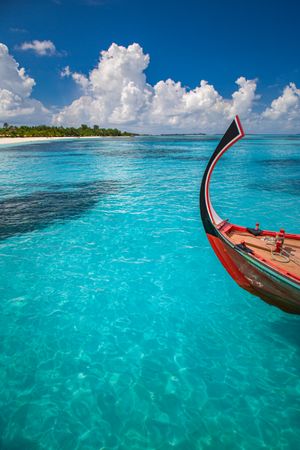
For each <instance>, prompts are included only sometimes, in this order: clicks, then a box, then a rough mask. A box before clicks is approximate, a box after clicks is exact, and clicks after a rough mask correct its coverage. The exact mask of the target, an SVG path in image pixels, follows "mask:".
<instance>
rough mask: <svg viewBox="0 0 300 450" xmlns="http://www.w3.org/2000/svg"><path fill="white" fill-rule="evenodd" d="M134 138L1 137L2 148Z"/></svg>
mask: <svg viewBox="0 0 300 450" xmlns="http://www.w3.org/2000/svg"><path fill="white" fill-rule="evenodd" d="M131 137H132V136H80V137H79V136H74V137H24V138H21V137H19V138H10V137H3V138H1V137H0V147H1V144H2V145H15V144H33V143H39V142H51V141H63V140H69V141H73V140H75V139H76V140H77V139H81V140H82V139H120V138H122V139H124V138H125V139H128V138H131Z"/></svg>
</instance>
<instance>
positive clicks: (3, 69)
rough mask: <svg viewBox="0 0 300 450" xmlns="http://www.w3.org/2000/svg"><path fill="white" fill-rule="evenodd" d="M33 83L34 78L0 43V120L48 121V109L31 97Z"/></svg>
mask: <svg viewBox="0 0 300 450" xmlns="http://www.w3.org/2000/svg"><path fill="white" fill-rule="evenodd" d="M34 85H35V81H34V79H33V78H31V77H29V76H28V75H26V73H25V69H24V68H23V67H21V68H20V67H19V64H18V63H17V62H16V60H15V59H14V58H13V57H12V56H11V55H10V54H9V51H8V48H7V47H6V45H4V44H1V43H0V121H2V122H5V121H10V120H12V121H14V122H19V121H22V122H23V123H38V122H40V121H42V120H44V121H45V122H46V121H49V111H48V110H47V109H46V108H45V107H44V106H43V105H42V104H41V103H40V102H39V101H37V100H35V99H33V98H31V93H32V88H33V86H34Z"/></svg>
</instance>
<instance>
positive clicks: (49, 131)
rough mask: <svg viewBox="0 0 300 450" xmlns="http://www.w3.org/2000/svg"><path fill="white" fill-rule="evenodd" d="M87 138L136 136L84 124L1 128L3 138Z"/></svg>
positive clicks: (7, 126) (7, 125)
mask: <svg viewBox="0 0 300 450" xmlns="http://www.w3.org/2000/svg"><path fill="white" fill-rule="evenodd" d="M85 136H135V134H134V133H128V132H127V131H120V130H118V129H117V128H100V127H99V126H98V125H94V126H93V128H90V127H88V126H87V125H85V124H82V125H81V126H80V127H79V128H74V127H68V128H65V127H49V126H47V125H38V126H34V127H29V126H25V125H22V126H20V127H17V126H13V125H9V124H8V123H4V124H3V128H0V138H1V137H85Z"/></svg>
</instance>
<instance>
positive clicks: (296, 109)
mask: <svg viewBox="0 0 300 450" xmlns="http://www.w3.org/2000/svg"><path fill="white" fill-rule="evenodd" d="M262 116H263V117H264V118H266V119H270V120H272V121H277V120H278V119H283V118H284V119H285V120H287V121H289V122H291V121H294V120H296V121H298V124H300V89H298V88H297V86H296V85H295V83H290V84H289V85H288V86H286V87H285V88H284V90H283V93H282V95H280V96H279V97H278V98H276V99H275V100H273V101H272V103H271V106H270V107H268V108H266V109H265V111H264V112H263V113H262Z"/></svg>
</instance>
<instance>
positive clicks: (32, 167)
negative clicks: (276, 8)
mask: <svg viewBox="0 0 300 450" xmlns="http://www.w3.org/2000/svg"><path fill="white" fill-rule="evenodd" d="M217 141H218V139H217V138H216V137H209V136H205V137H201V138H195V137H187V138H178V137H174V138H172V137H164V138H163V137H161V138H152V137H143V138H135V139H124V140H122V139H118V140H113V139H111V140H95V141H94V140H76V141H69V142H66V141H64V142H58V141H57V142H52V143H42V144H33V145H24V146H15V147H5V148H2V149H1V152H0V189H1V191H0V192H1V198H0V213H1V214H0V225H1V226H0V246H1V247H0V290H1V293H0V297H1V303H0V308H1V314H0V334H1V339H0V351H1V353H0V436H1V443H0V448H1V449H7V450H13V449H14V450H16V449H22V450H32V449H48V450H52V449H53V450H54V449H55V450H56V449H66V450H69V449H70V450H75V449H78V450H81V449H82V450H100V449H106V450H112V449H120V450H125V449H126V450H127V449H135V450H141V449H149V450H150V449H155V450H157V449H162V450H171V449H178V450H194V449H195V450H196V449H228V450H234V449H238V450H240V449H249V450H250V449H251V450H253V449H263V448H266V449H270V448H272V449H287V450H289V449H298V448H299V436H300V377H299V373H300V318H298V317H296V316H291V315H288V314H286V313H283V312H281V311H280V310H277V309H275V308H273V307H271V306H268V305H266V304H265V303H263V302H262V301H260V300H259V299H257V298H255V297H253V296H251V295H250V294H248V293H246V292H245V291H242V290H241V289H240V288H239V287H238V286H237V285H236V284H235V283H234V282H233V281H232V280H231V279H230V277H229V276H228V275H227V273H226V272H225V271H224V269H223V268H222V266H221V264H220V263H219V261H218V260H217V258H216V257H215V255H214V253H213V251H212V250H211V248H210V246H209V244H208V241H207V239H206V237H205V234H204V232H203V230H202V226H201V223H200V220H199V211H198V191H199V184H200V179H201V176H202V173H203V171H204V167H205V164H206V162H207V160H208V157H209V155H210V154H211V152H212V151H213V149H214V147H215V146H216V144H217ZM299 152H300V137H295V136H290V137H289V136H285V137H280V136H277V137H270V136H269V137H267V136H250V137H249V138H247V139H244V140H243V141H242V142H240V143H238V144H237V145H236V147H235V148H233V149H231V150H230V151H229V152H228V153H227V154H226V155H225V156H224V157H223V159H222V160H221V162H220V163H219V165H218V167H217V168H216V172H215V174H214V177H213V186H212V197H213V201H214V204H215V209H216V210H217V211H218V213H219V214H220V215H221V216H223V217H226V218H230V220H231V221H232V222H236V223H240V224H244V225H247V226H253V225H254V224H255V223H256V222H257V221H259V222H260V224H261V227H262V228H275V229H279V228H280V227H282V226H284V227H285V229H286V230H288V231H290V232H299V220H298V218H299V213H300V202H299V192H300V175H299V167H300V153H299Z"/></svg>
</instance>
